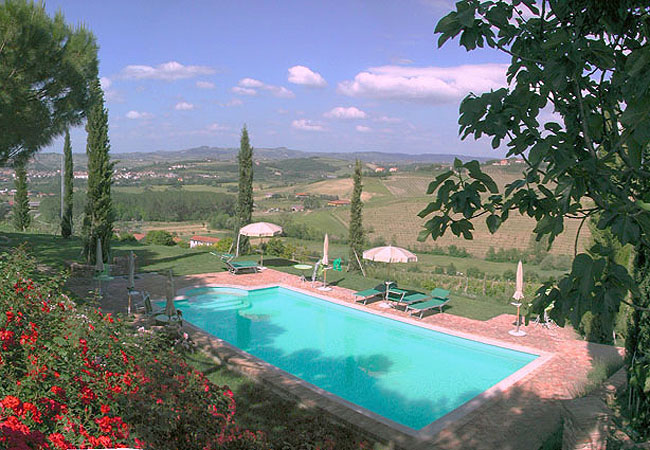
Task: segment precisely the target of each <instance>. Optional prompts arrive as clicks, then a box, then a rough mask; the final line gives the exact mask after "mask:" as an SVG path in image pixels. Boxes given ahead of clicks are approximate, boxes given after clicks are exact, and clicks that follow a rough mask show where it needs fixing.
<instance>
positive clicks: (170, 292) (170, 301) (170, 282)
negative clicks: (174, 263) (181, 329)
mask: <svg viewBox="0 0 650 450" xmlns="http://www.w3.org/2000/svg"><path fill="white" fill-rule="evenodd" d="M166 294H167V303H165V314H166V315H167V316H168V317H169V318H171V317H173V316H175V315H176V306H175V305H174V297H176V287H175V286H174V275H173V274H172V270H171V269H169V273H168V275H167V292H166Z"/></svg>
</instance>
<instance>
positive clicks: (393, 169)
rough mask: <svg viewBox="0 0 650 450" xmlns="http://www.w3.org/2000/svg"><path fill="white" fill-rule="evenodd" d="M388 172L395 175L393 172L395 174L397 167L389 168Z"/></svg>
mask: <svg viewBox="0 0 650 450" xmlns="http://www.w3.org/2000/svg"><path fill="white" fill-rule="evenodd" d="M388 171H389V172H390V173H395V172H397V167H391V168H390V169H388Z"/></svg>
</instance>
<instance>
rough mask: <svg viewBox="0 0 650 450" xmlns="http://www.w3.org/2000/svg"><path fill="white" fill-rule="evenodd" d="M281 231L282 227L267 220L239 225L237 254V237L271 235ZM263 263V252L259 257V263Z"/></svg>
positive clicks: (263, 236)
mask: <svg viewBox="0 0 650 450" xmlns="http://www.w3.org/2000/svg"><path fill="white" fill-rule="evenodd" d="M281 233H282V227H281V226H280V225H276V224H274V223H269V222H255V223H249V224H248V225H246V226H244V227H241V228H240V229H239V234H238V235H237V255H239V238H240V237H241V236H242V235H243V236H248V237H258V238H265V237H273V236H277V235H278V234H281ZM263 264H264V253H262V257H261V259H260V265H263Z"/></svg>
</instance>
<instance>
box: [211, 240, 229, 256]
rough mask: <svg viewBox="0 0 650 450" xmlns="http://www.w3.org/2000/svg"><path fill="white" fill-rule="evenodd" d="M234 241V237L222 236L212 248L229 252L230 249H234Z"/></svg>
mask: <svg viewBox="0 0 650 450" xmlns="http://www.w3.org/2000/svg"><path fill="white" fill-rule="evenodd" d="M232 243H233V239H232V237H230V236H228V237H225V238H222V239H221V240H220V241H219V242H217V243H216V244H213V245H212V248H213V249H215V250H216V251H218V252H221V253H225V252H229V251H231V250H232Z"/></svg>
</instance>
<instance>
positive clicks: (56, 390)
mask: <svg viewBox="0 0 650 450" xmlns="http://www.w3.org/2000/svg"><path fill="white" fill-rule="evenodd" d="M55 376H56V375H55ZM50 392H52V393H53V394H54V395H58V396H60V397H63V396H65V389H63V388H62V387H61V386H52V387H51V388H50Z"/></svg>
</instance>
